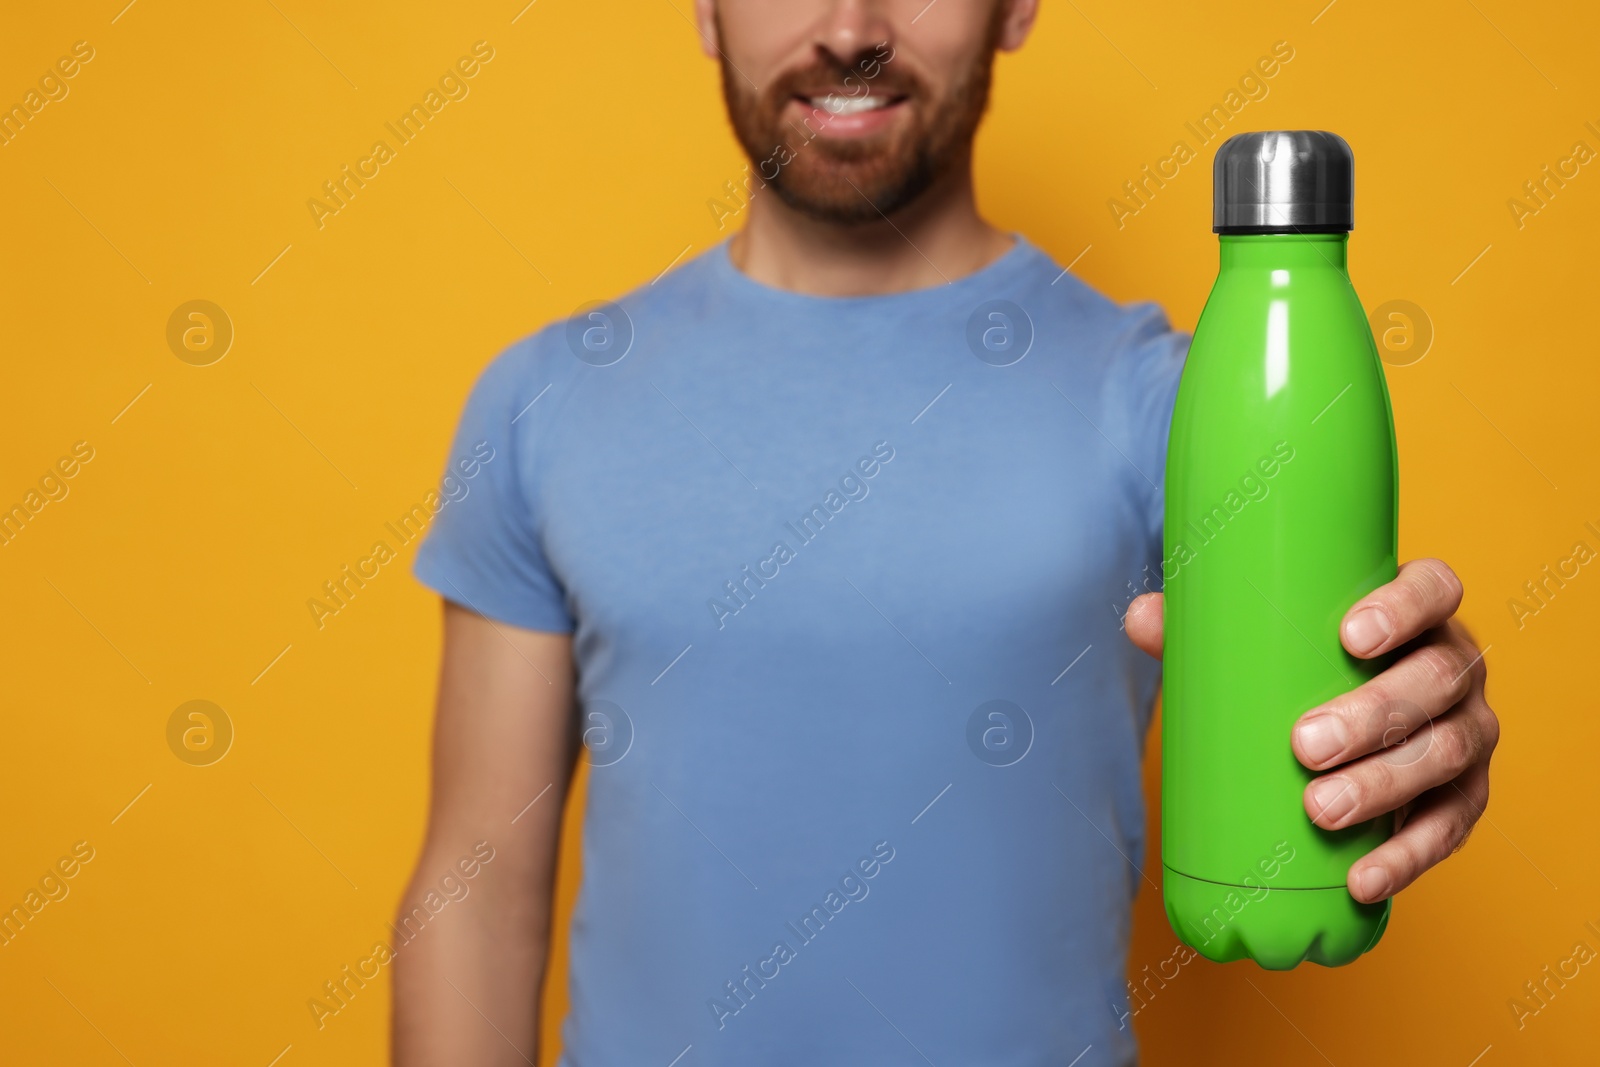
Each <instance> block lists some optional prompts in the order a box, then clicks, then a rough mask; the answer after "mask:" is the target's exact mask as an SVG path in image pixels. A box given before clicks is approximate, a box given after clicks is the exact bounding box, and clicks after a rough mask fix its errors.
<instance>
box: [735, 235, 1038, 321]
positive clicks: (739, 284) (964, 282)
mask: <svg viewBox="0 0 1600 1067" xmlns="http://www.w3.org/2000/svg"><path fill="white" fill-rule="evenodd" d="M1011 238H1012V244H1011V247H1010V248H1008V249H1006V250H1005V251H1004V252H1002V253H1001V254H1000V255H998V256H996V257H995V258H994V259H992V260H990V261H989V262H988V263H986V264H984V265H983V266H981V267H979V268H978V269H977V270H975V271H973V272H971V273H970V274H965V275H962V276H961V277H960V278H956V279H954V280H953V281H950V282H947V283H945V284H943V285H929V286H923V287H922V288H918V289H906V290H903V291H901V292H897V293H867V294H863V295H860V296H822V295H818V294H815V293H802V292H798V291H796V290H794V289H784V288H781V287H779V286H775V285H769V284H767V283H766V282H762V281H757V280H756V279H755V278H752V277H750V275H748V274H746V273H745V272H744V271H742V270H740V269H739V268H738V267H737V266H736V265H735V264H734V262H733V257H732V256H731V255H730V254H729V249H728V246H729V242H730V241H731V240H732V237H731V236H730V237H727V238H724V239H723V240H722V241H721V242H720V243H719V244H717V246H716V247H715V248H714V249H712V250H711V255H710V256H709V257H708V258H709V259H710V261H711V267H712V270H713V271H714V272H715V273H716V274H717V275H718V276H720V278H721V280H723V281H725V282H726V283H727V284H728V285H730V286H732V287H733V288H735V289H737V290H739V291H741V292H743V293H747V294H749V295H751V296H754V297H756V298H758V299H766V300H774V301H781V302H787V303H790V304H797V305H802V306H809V307H812V308H816V309H828V308H861V307H874V308H880V309H884V308H890V307H896V306H914V305H921V304H942V303H945V302H948V301H949V300H950V299H951V298H953V297H957V296H960V295H962V294H965V293H969V292H974V291H977V292H981V291H984V290H989V291H993V290H994V289H995V288H996V287H997V286H999V285H1001V284H1003V283H1004V282H1005V281H1006V280H1007V279H1009V278H1010V277H1011V275H1012V274H1014V273H1015V272H1016V271H1018V270H1019V269H1021V267H1022V266H1023V265H1024V264H1026V263H1027V262H1028V261H1030V260H1031V259H1032V258H1033V253H1034V248H1033V245H1032V244H1031V243H1030V242H1029V241H1028V239H1027V238H1026V237H1024V236H1023V235H1022V234H1020V233H1015V232H1013V233H1012V234H1011Z"/></svg>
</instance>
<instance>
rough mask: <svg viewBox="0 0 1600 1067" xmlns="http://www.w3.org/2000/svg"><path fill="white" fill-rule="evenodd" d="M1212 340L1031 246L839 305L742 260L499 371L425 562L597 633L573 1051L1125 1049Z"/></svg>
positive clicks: (719, 258)
mask: <svg viewBox="0 0 1600 1067" xmlns="http://www.w3.org/2000/svg"><path fill="white" fill-rule="evenodd" d="M1187 340H1188V339H1187V337H1186V336H1184V335H1182V334H1179V333H1174V332H1173V331H1171V329H1170V328H1169V327H1168V325H1167V322H1166V319H1165V318H1164V316H1163V315H1162V313H1161V312H1160V310H1159V309H1157V308H1156V307H1155V306H1153V305H1149V304H1140V305H1133V306H1129V307H1119V306H1117V305H1116V304H1113V303H1112V302H1110V301H1108V300H1107V299H1105V298H1104V297H1102V296H1100V295H1099V294H1097V293H1095V292H1094V291H1093V290H1091V289H1090V288H1088V287H1087V286H1085V285H1084V284H1083V283H1082V282H1080V281H1079V280H1078V279H1077V278H1076V277H1074V276H1073V275H1071V274H1069V273H1066V272H1065V271H1063V270H1062V269H1061V268H1060V267H1059V266H1058V265H1056V264H1055V263H1054V262H1052V261H1051V259H1050V258H1049V257H1048V256H1047V255H1045V254H1044V253H1043V252H1041V251H1040V250H1039V249H1038V248H1036V247H1034V246H1033V245H1032V244H1030V243H1029V242H1028V241H1027V240H1025V239H1023V238H1020V237H1019V238H1018V239H1017V241H1016V244H1015V245H1014V246H1013V247H1012V248H1011V249H1010V250H1009V251H1007V252H1006V253H1005V254H1004V255H1002V256H1001V257H1000V258H999V259H997V260H995V261H994V262H993V263H991V264H989V265H988V266H986V267H984V268H983V269H981V270H979V271H977V272H975V273H972V274H969V275H967V276H965V277H963V278H960V279H958V280H956V281H954V282H953V283H951V284H948V285H943V286H939V287H936V288H929V289H921V290H916V291H912V292H906V293H897V294H892V295H887V296H865V297H846V298H837V297H817V296H807V295H802V294H798V293H793V292H788V291H785V290H780V289H775V288H772V287H769V286H766V285H763V284H761V283H759V282H757V281H755V280H753V279H751V278H750V277H748V276H746V275H744V274H743V273H741V272H740V271H739V270H738V269H737V268H736V267H735V266H734V265H733V263H732V261H731V260H730V259H729V257H728V253H727V248H726V244H725V243H724V244H723V245H719V246H717V247H715V248H713V249H711V250H710V251H708V252H706V253H704V254H702V255H700V256H698V257H697V258H695V259H693V260H691V261H690V262H688V263H686V264H684V265H683V266H682V267H680V268H679V269H677V270H674V271H672V272H671V273H669V274H667V275H666V276H664V277H662V278H660V279H658V280H657V281H655V282H654V283H652V284H650V285H648V286H643V287H641V288H639V289H638V290H636V291H634V292H633V293H631V294H629V295H628V296H626V297H623V298H622V299H621V300H620V301H618V302H617V303H616V304H611V305H606V306H604V307H601V308H598V309H595V310H593V311H590V310H588V309H585V310H584V312H583V313H582V314H578V315H575V316H574V317H573V319H572V320H570V321H564V322H560V323H556V324H553V325H551V326H549V327H547V328H546V329H544V330H541V331H540V332H539V333H537V334H535V335H534V336H532V337H530V338H528V339H525V340H523V341H520V342H518V343H517V344H515V345H513V346H512V347H511V348H509V349H508V350H507V351H505V352H504V353H503V354H501V355H500V356H499V357H498V358H497V359H495V360H494V361H493V362H492V363H491V364H490V365H489V366H488V368H487V369H486V370H485V371H484V372H483V374H482V376H481V377H480V378H479V380H478V382H477V385H476V386H475V387H474V389H473V391H472V394H471V397H470V399H469V400H468V401H467V405H466V410H465V413H464V414H463V416H462V418H461V422H460V426H459V429H458V431H457V434H456V438H455V442H454V444H453V446H452V451H451V454H450V466H449V467H448V468H447V469H448V470H450V471H451V472H452V473H453V474H454V475H455V476H456V477H457V479H458V480H460V477H461V473H460V472H462V471H464V470H465V469H466V468H465V467H462V466H461V465H460V461H461V460H462V459H463V458H466V459H469V460H473V461H474V462H473V463H472V469H473V476H472V477H471V478H470V479H467V480H464V481H460V484H461V485H462V486H464V487H465V488H466V495H465V496H461V497H459V499H456V500H453V501H452V502H451V504H450V505H449V506H448V507H446V508H444V509H443V510H442V511H441V512H440V513H439V514H438V516H437V518H436V519H435V524H434V527H433V529H432V530H431V531H430V533H429V535H428V537H427V539H426V541H425V542H424V544H423V545H422V547H421V549H420V551H419V554H418V556H417V560H416V564H415V570H416V574H417V576H418V577H419V578H420V579H421V580H422V581H423V582H424V583H425V584H426V585H428V586H429V587H431V588H433V589H435V590H437V591H438V592H439V593H441V594H442V595H444V596H445V597H447V598H448V599H450V600H453V601H455V602H457V603H459V604H462V605H464V606H465V607H467V608H469V609H471V610H473V611H476V612H478V613H480V614H482V615H485V616H488V617H489V618H491V619H496V620H500V621H503V622H505V623H509V624H512V625H515V626H520V627H526V628H529V629H534V630H547V631H557V632H571V633H572V634H573V636H574V648H575V655H576V659H577V666H578V679H579V684H578V688H579V695H580V699H581V709H580V715H581V716H582V728H583V730H584V734H585V738H586V741H587V743H588V745H589V749H588V751H587V752H586V753H585V756H584V757H583V758H586V759H588V760H589V761H590V763H591V764H593V767H592V771H591V776H590V779H589V794H588V807H587V811H586V812H585V816H584V824H583V850H582V851H583V881H582V888H581V891H580V894H579V899H578V904H577V910H576V915H575V917H574V921H573V928H572V932H571V1002H572V1011H571V1014H570V1015H569V1017H568V1018H567V1019H566V1021H565V1024H564V1029H563V1039H564V1043H565V1055H564V1057H563V1060H562V1063H563V1064H566V1065H569V1067H639V1065H643V1064H654V1065H656V1067H668V1065H669V1064H672V1065H674V1067H704V1065H729V1067H733V1065H738V1067H749V1065H757V1064H759V1065H761V1067H789V1065H796V1067H799V1065H805V1067H833V1065H838V1064H844V1063H863V1064H873V1065H875V1067H893V1065H901V1064H903V1065H908V1067H925V1065H926V1064H928V1063H933V1064H937V1065H939V1067H957V1065H971V1064H985V1065H1016V1067H1044V1065H1047V1064H1048V1065H1051V1067H1063V1065H1065V1064H1068V1063H1072V1064H1075V1065H1076V1067H1101V1065H1109V1064H1117V1065H1121V1064H1127V1063H1131V1062H1133V1059H1134V1056H1135V1048H1134V1042H1133V1036H1132V1030H1131V1026H1130V1020H1129V1019H1128V1018H1127V1011H1128V997H1127V990H1126V983H1125V978H1124V967H1125V962H1126V961H1125V957H1126V953H1127V948H1128V934H1129V919H1130V910H1131V903H1132V900H1133V897H1134V894H1135V893H1136V892H1137V891H1138V889H1139V888H1140V884H1141V882H1142V881H1143V878H1142V876H1141V873H1140V868H1142V867H1143V865H1144V818H1145V816H1144V804H1143V798H1142V795H1141V789H1140V756H1141V752H1142V745H1143V740H1144V736H1145V731H1146V727H1147V725H1148V721H1149V712H1150V708H1151V704H1152V701H1153V698H1154V697H1155V694H1156V687H1157V684H1158V679H1159V666H1158V664H1157V663H1156V662H1155V661H1153V660H1151V659H1149V658H1148V657H1146V656H1145V655H1144V654H1143V653H1142V652H1139V651H1138V650H1136V649H1135V648H1134V647H1133V646H1132V645H1131V644H1130V643H1129V642H1128V640H1127V637H1126V635H1125V634H1124V633H1123V632H1122V629H1121V616H1122V612H1123V609H1124V608H1125V607H1126V606H1127V604H1128V601H1129V600H1130V599H1131V598H1132V597H1133V596H1134V595H1135V594H1136V593H1138V592H1143V591H1144V590H1145V589H1146V588H1151V589H1154V588H1159V575H1160V569H1161V568H1160V555H1161V546H1160V534H1161V507H1162V494H1161V486H1162V476H1163V469H1164V458H1163V457H1164V455H1165V450H1166V438H1167V427H1168V423H1169V420H1170V417H1171V411H1172V404H1173V397H1174V393H1175V391H1176V387H1177V380H1178V373H1179V370H1180V367H1181V365H1182V360H1183V355H1184V353H1185V351H1186V348H1187ZM491 453H492V458H490V459H489V460H488V461H486V462H483V461H482V457H483V456H485V455H489V454H491ZM675 1057H677V1058H676V1059H675Z"/></svg>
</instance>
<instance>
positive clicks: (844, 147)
mask: <svg viewBox="0 0 1600 1067" xmlns="http://www.w3.org/2000/svg"><path fill="white" fill-rule="evenodd" d="M995 7H996V17H995V18H992V19H991V20H990V23H989V26H988V29H987V31H986V33H985V40H984V42H983V47H982V48H980V49H979V51H978V54H977V58H976V59H975V60H974V61H973V62H972V64H971V65H970V66H969V67H968V68H967V69H966V70H963V71H961V72H959V74H958V76H957V77H956V78H955V79H954V80H953V81H952V82H951V84H950V87H949V88H948V90H947V91H945V92H944V93H943V94H935V93H934V92H933V91H932V90H931V89H930V88H929V87H928V85H927V83H926V82H925V81H924V80H923V79H922V78H921V77H919V76H918V75H917V74H916V73H915V72H914V71H911V70H909V69H907V68H905V67H904V66H903V65H902V66H901V67H899V68H897V67H896V66H895V62H894V53H893V52H892V51H888V52H887V53H886V51H885V50H886V48H887V46H883V45H880V46H877V47H876V48H874V49H866V50H863V51H862V53H861V54H859V55H857V56H852V57H851V58H850V62H848V63H846V62H844V61H842V60H840V59H839V58H838V57H836V56H834V55H833V54H831V53H828V52H822V51H819V52H818V54H817V58H816V59H815V61H814V62H812V63H810V64H807V65H806V66H804V67H797V68H795V69H793V70H789V71H786V72H784V73H783V74H782V75H780V76H779V77H778V78H777V79H776V80H774V81H773V82H772V83H771V84H770V85H768V86H767V87H766V88H765V89H763V90H757V89H756V88H755V87H753V86H752V85H751V84H750V83H749V82H748V81H747V80H746V79H745V77H744V75H742V74H740V73H739V72H738V70H737V69H736V68H735V67H734V66H733V65H732V63H730V62H729V60H728V58H727V56H726V55H723V57H722V61H721V62H722V96H723V100H724V102H725V103H726V105H727V109H728V119H729V121H730V122H731V123H732V125H733V131H734V135H735V136H736V137H737V138H738V140H739V144H740V145H741V146H742V147H743V148H744V152H745V155H746V156H748V157H749V159H750V166H751V168H752V171H753V174H752V177H753V178H756V179H759V180H760V181H761V182H763V183H765V185H766V186H768V187H770V188H771V189H773V191H775V192H776V193H777V194H778V197H779V198H780V199H781V200H783V202H784V203H785V204H788V205H789V206H790V207H791V208H793V209H794V210H796V211H798V212H800V213H801V214H803V215H805V216H807V217H808V218H812V219H815V220H817V221H819V222H829V223H834V224H838V225H845V226H854V225H860V224H862V223H867V222H874V221H877V220H878V219H880V218H886V217H888V216H890V215H893V214H894V213H895V212H896V211H898V210H900V209H901V208H903V207H905V206H906V205H908V204H910V203H912V202H913V201H914V200H916V199H917V198H918V197H919V196H921V195H922V194H923V193H924V192H926V191H927V189H928V188H929V187H930V186H932V185H933V184H934V182H936V181H937V180H939V179H940V178H941V177H943V176H944V175H945V174H947V173H949V172H950V171H951V170H952V169H953V168H954V167H956V166H957V165H959V164H961V163H963V162H964V161H965V160H966V159H967V158H969V156H970V153H971V150H972V138H973V135H974V134H976V132H977V129H978V123H979V121H980V120H981V119H982V118H983V113H984V109H985V108H986V107H987V106H988V103H989V85H990V81H991V75H992V71H993V67H994V53H995V41H996V39H997V37H998V34H999V31H1000V19H999V17H998V16H999V13H1000V11H1001V9H1003V7H1004V5H1002V4H997V5H995ZM718 31H719V35H720V31H721V27H720V26H719V27H718ZM724 39H726V38H724ZM846 79H848V81H847V80H846ZM818 86H834V87H836V89H837V88H840V87H843V89H844V92H845V93H846V94H848V95H852V96H857V97H859V96H862V95H872V96H886V97H889V98H891V99H893V98H899V97H903V98H904V102H903V103H901V104H899V105H898V106H899V107H902V108H905V109H906V111H907V115H906V116H904V117H902V118H900V119H898V120H897V121H896V122H895V123H894V125H893V128H891V129H889V130H887V131H885V132H883V133H879V134H874V135H871V136H866V137H861V138H848V139H845V138H829V137H826V136H822V135H820V134H815V133H814V132H813V131H825V130H826V128H827V123H828V122H829V121H830V120H831V118H832V116H831V115H829V114H828V113H826V112H823V113H822V114H820V115H817V114H812V115H810V116H809V117H808V118H807V119H806V120H805V122H804V123H797V122H792V121H791V122H785V121H783V119H782V115H783V112H784V111H785V109H786V108H787V107H788V105H789V103H790V102H791V101H792V100H794V99H795V96H796V95H797V94H800V93H802V92H804V91H805V90H806V89H812V90H815V89H816V88H817V87H818ZM852 88H853V89H854V92H853V93H852V92H851V89H852ZM807 108H808V110H809V105H807ZM808 127H809V128H808Z"/></svg>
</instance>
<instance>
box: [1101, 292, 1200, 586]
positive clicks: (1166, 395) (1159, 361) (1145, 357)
mask: <svg viewBox="0 0 1600 1067" xmlns="http://www.w3.org/2000/svg"><path fill="white" fill-rule="evenodd" d="M1131 314H1132V315H1133V316H1134V321H1133V325H1132V326H1131V328H1130V329H1129V330H1128V331H1127V332H1126V333H1125V334H1124V335H1123V339H1122V353H1121V354H1120V357H1119V360H1118V362H1119V363H1121V364H1122V370H1123V374H1122V390H1123V393H1124V399H1125V402H1126V403H1127V405H1128V406H1127V409H1126V410H1127V411H1128V413H1129V415H1128V419H1129V429H1130V431H1131V432H1130V436H1129V444H1130V448H1131V449H1132V453H1131V458H1132V459H1133V460H1134V462H1135V463H1136V465H1137V466H1138V468H1139V470H1140V472H1141V473H1142V474H1143V475H1144V478H1143V479H1141V480H1140V485H1141V486H1142V487H1143V489H1144V509H1145V512H1144V513H1145V531H1146V537H1147V539H1148V540H1147V543H1148V552H1149V558H1151V559H1152V560H1153V561H1154V567H1153V569H1154V570H1155V572H1156V573H1157V574H1158V575H1159V574H1160V573H1161V556H1162V544H1161V537H1162V526H1163V523H1164V513H1165V509H1166V484H1167V440H1168V437H1169V434H1170V431H1171V429H1172V411H1173V407H1174V405H1175V404H1176V402H1177V397H1178V380H1179V377H1180V376H1181V374H1182V372H1183V362H1184V359H1185V358H1186V357H1187V356H1188V353H1189V335H1188V334H1186V333H1180V332H1178V331H1175V330H1173V329H1172V327H1171V326H1170V325H1169V324H1168V322H1167V317H1166V315H1165V313H1163V312H1162V310H1161V309H1160V308H1159V307H1157V306H1156V305H1154V304H1141V305H1139V306H1137V307H1136V308H1134V309H1132V310H1131Z"/></svg>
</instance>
